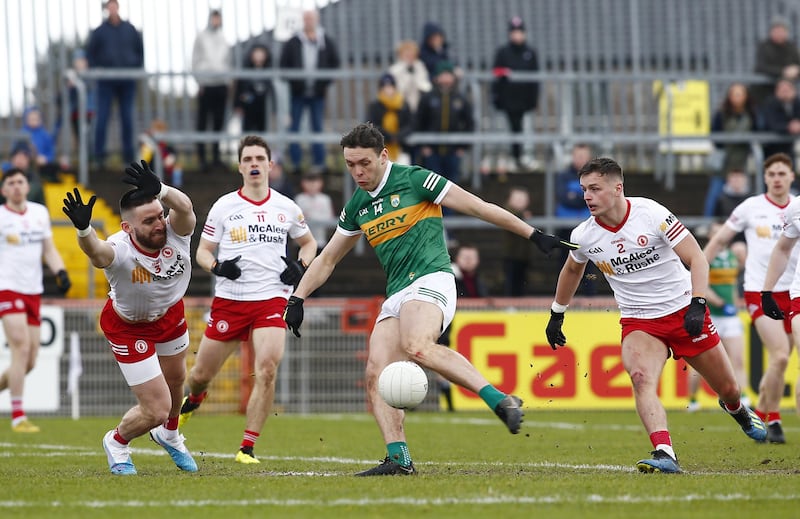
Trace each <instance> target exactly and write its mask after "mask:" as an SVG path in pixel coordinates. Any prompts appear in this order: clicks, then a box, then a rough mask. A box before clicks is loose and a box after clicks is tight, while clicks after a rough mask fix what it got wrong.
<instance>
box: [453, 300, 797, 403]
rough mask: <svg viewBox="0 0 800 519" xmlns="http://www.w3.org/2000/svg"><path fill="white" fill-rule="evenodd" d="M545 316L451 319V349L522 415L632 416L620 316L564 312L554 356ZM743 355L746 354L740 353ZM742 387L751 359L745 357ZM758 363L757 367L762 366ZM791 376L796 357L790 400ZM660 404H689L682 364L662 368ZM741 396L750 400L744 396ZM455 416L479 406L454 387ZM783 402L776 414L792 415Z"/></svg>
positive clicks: (470, 314)
mask: <svg viewBox="0 0 800 519" xmlns="http://www.w3.org/2000/svg"><path fill="white" fill-rule="evenodd" d="M549 316H550V314H549V312H542V311H531V312H528V311H518V312H513V313H510V312H500V311H498V312H481V311H466V310H459V311H458V312H456V316H455V319H454V321H453V327H452V333H451V336H450V337H451V347H452V348H454V349H456V350H457V351H458V352H459V353H461V354H462V355H464V356H465V357H466V358H467V359H469V360H470V361H471V362H472V363H473V364H474V365H475V367H477V368H478V370H479V371H480V372H481V373H483V374H484V376H486V378H487V379H488V380H489V382H490V383H492V384H494V385H495V386H497V388H498V389H500V390H501V391H503V392H505V393H513V394H515V395H519V396H520V397H521V398H522V399H523V400H524V401H525V407H526V408H534V409H537V408H538V409H633V408H634V401H633V393H632V390H631V384H630V379H629V378H628V375H627V373H626V372H625V369H624V368H623V366H622V359H621V358H620V350H621V347H620V326H619V313H618V312H616V311H607V312H598V311H579V310H576V311H569V312H567V315H566V319H565V321H564V328H563V330H564V334H565V335H566V336H567V343H568V346H567V347H565V348H559V349H558V350H556V351H553V349H552V348H550V345H549V344H547V340H546V339H545V335H544V329H545V326H546V325H547V320H548V318H549ZM741 316H742V318H743V321H744V323H745V324H746V326H745V334H746V336H745V344H746V345H749V343H750V340H749V328H750V327H749V317H747V314H746V313H742V314H741ZM745 349H746V350H748V349H749V348H748V346H745ZM744 357H745V370H746V371H747V372H748V380H755V381H757V380H758V379H759V377H760V372H759V373H757V374H752V373H750V362H749V359H750V352H749V351H745V355H744ZM765 364H766V363H765V362H762V365H765ZM797 374H798V365H797V359H796V356H794V355H793V356H792V359H791V360H790V363H789V367H788V369H787V370H786V382H787V385H788V386H787V392H788V394H789V395H793V394H794V384H795V382H796V378H797ZM659 391H660V395H661V401H662V402H663V403H664V406H665V407H666V408H668V409H684V408H685V407H686V404H687V402H688V394H689V393H688V378H687V370H686V364H685V362H684V361H683V360H680V361H675V360H674V359H670V360H668V361H667V363H666V365H665V367H664V372H663V374H662V376H661V384H660V388H659ZM747 391H748V393H749V394H750V396H751V397H753V396H754V395H753V393H752V391H751V390H750V388H747ZM699 396H700V402H701V404H702V405H703V407H704V408H706V409H711V408H714V407H715V406H716V405H717V399H716V396H715V395H714V393H713V392H712V391H711V390H710V389H709V388H708V387H707V386H705V384H703V389H702V390H701V394H700V395H699ZM453 403H454V406H455V408H456V409H482V408H483V407H484V404H483V402H482V400H481V399H480V398H479V397H478V396H477V395H475V394H473V393H472V392H471V391H468V390H466V389H463V388H460V387H458V388H456V387H454V391H453ZM794 405H795V404H794V397H793V396H786V397H785V398H784V399H783V401H782V407H784V408H794Z"/></svg>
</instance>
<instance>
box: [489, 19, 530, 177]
mask: <svg viewBox="0 0 800 519" xmlns="http://www.w3.org/2000/svg"><path fill="white" fill-rule="evenodd" d="M492 69H493V70H492V73H493V75H494V78H495V79H494V81H493V82H492V103H493V104H494V107H495V108H497V109H498V110H500V111H502V112H504V113H505V114H506V117H507V119H508V125H509V127H510V128H511V133H513V134H517V135H519V134H521V133H522V118H523V117H524V116H525V114H526V113H527V112H530V111H532V110H536V107H537V106H538V104H539V82H538V81H512V76H513V74H514V72H522V73H525V72H538V70H539V59H538V57H537V54H536V51H535V50H534V49H533V48H532V47H531V46H530V45H528V43H527V42H526V39H525V24H524V23H523V22H522V18H520V17H519V16H515V17H513V18H511V20H510V21H509V22H508V43H506V44H504V45H502V46H501V47H500V48H499V49H497V52H496V53H495V55H494V65H493V66H492ZM511 157H512V158H513V159H514V162H515V165H516V168H512V169H517V170H523V169H525V166H524V165H523V164H522V144H521V143H519V142H514V143H512V144H511Z"/></svg>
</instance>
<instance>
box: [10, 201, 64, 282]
mask: <svg viewBox="0 0 800 519" xmlns="http://www.w3.org/2000/svg"><path fill="white" fill-rule="evenodd" d="M52 236H53V232H52V230H51V228H50V214H49V213H48V211H47V208H46V207H45V206H43V205H42V204H37V203H36V202H26V207H25V211H24V212H22V213H18V212H17V211H14V210H13V209H11V208H10V207H8V205H5V204H4V205H2V206H0V290H11V291H13V292H18V293H20V294H29V295H35V294H41V293H42V292H44V284H43V283H42V254H43V252H44V241H45V240H46V239H48V238H52Z"/></svg>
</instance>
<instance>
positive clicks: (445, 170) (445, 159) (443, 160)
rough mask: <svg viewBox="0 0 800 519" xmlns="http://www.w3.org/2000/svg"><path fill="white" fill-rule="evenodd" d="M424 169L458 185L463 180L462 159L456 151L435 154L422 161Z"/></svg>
mask: <svg viewBox="0 0 800 519" xmlns="http://www.w3.org/2000/svg"><path fill="white" fill-rule="evenodd" d="M434 149H436V147H434ZM422 167H423V168H425V169H429V170H431V171H433V172H434V173H438V174H440V175H441V176H443V177H444V178H446V179H447V180H449V181H451V182H455V183H456V184H458V182H459V180H461V157H459V156H458V155H457V154H456V152H455V151H448V152H446V153H444V154H441V155H440V154H438V153H436V152H434V153H432V154H431V155H428V156H427V157H424V158H423V159H422Z"/></svg>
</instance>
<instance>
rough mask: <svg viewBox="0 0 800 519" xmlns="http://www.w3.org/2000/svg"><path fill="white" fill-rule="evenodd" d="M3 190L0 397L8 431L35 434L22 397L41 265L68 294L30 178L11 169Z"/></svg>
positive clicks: (36, 340)
mask: <svg viewBox="0 0 800 519" xmlns="http://www.w3.org/2000/svg"><path fill="white" fill-rule="evenodd" d="M1 185H2V195H3V196H4V197H5V198H6V203H5V204H4V205H2V206H0V320H2V321H3V333H4V334H5V336H6V341H8V347H9V349H10V351H11V362H10V364H9V366H8V368H7V369H6V370H5V371H4V372H3V373H2V374H0V391H3V390H4V389H8V390H9V393H10V397H11V430H12V431H14V432H20V433H35V432H39V427H38V426H36V425H34V424H33V423H31V421H30V420H28V418H27V416H26V415H25V410H24V407H23V393H24V390H25V375H26V374H27V373H29V372H30V371H31V370H32V369H33V368H34V366H35V365H36V357H37V355H38V353H39V345H40V343H41V334H40V325H41V322H42V316H41V312H40V307H41V301H42V292H43V291H44V285H43V284H42V259H44V262H45V263H47V266H48V267H49V268H50V270H52V271H53V272H55V273H56V282H57V283H58V288H59V291H60V292H61V293H65V292H66V291H67V290H69V288H70V281H69V276H68V275H67V271H66V270H65V269H64V261H63V260H62V259H61V256H60V255H59V254H58V250H56V246H55V244H54V243H53V233H52V231H51V230H50V214H49V213H48V212H47V208H46V207H45V206H43V205H41V204H37V203H35V202H30V201H28V193H29V192H30V184H29V183H28V177H27V176H25V173H24V172H23V171H22V170H21V169H18V168H12V169H10V170H8V171H7V172H6V174H5V176H3V180H2V184H1Z"/></svg>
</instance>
